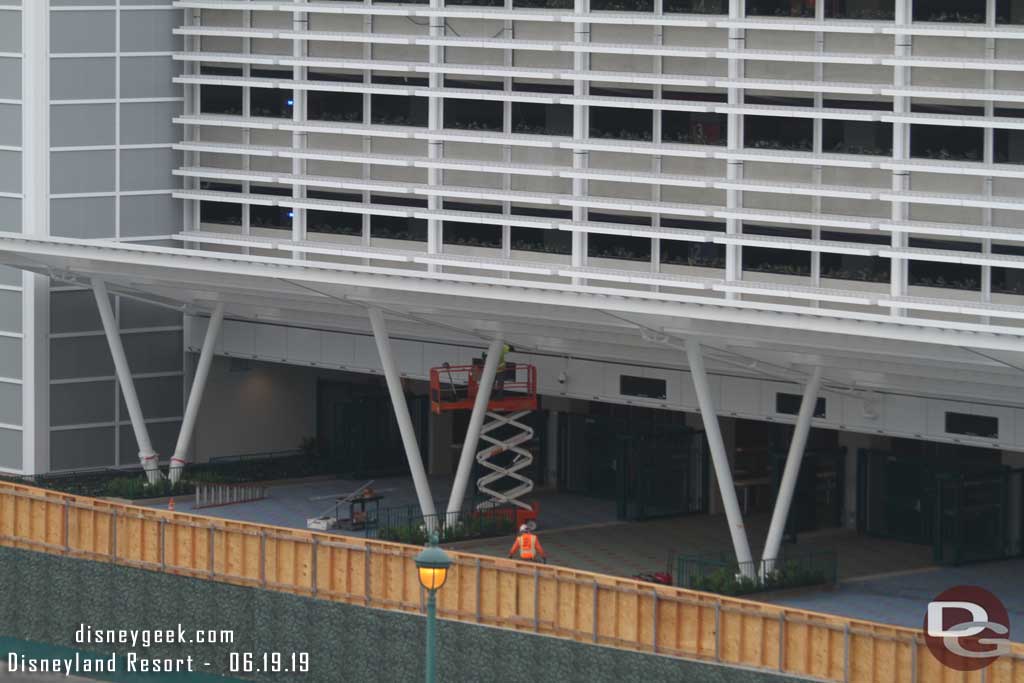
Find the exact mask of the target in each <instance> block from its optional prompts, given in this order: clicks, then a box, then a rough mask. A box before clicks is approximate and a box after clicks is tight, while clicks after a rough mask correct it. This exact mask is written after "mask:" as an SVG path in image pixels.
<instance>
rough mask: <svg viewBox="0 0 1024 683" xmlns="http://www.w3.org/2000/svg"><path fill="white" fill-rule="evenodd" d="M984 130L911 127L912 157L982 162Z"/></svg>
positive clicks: (919, 125)
mask: <svg viewBox="0 0 1024 683" xmlns="http://www.w3.org/2000/svg"><path fill="white" fill-rule="evenodd" d="M983 138H984V130H982V129H981V128H966V127H963V126H932V125H925V124H921V123H914V124H911V126H910V156H911V157H914V158H918V159H956V160H961V161H980V160H981V159H982V158H983V157H982V140H983Z"/></svg>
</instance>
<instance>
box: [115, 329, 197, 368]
mask: <svg viewBox="0 0 1024 683" xmlns="http://www.w3.org/2000/svg"><path fill="white" fill-rule="evenodd" d="M122 339H123V340H124V353H125V355H126V356H128V367H130V368H131V369H132V372H133V373H135V374H142V373H147V372H176V371H180V370H181V362H182V357H181V348H182V345H181V333H180V332H140V333H139V334H126V335H124V336H123V337H122Z"/></svg>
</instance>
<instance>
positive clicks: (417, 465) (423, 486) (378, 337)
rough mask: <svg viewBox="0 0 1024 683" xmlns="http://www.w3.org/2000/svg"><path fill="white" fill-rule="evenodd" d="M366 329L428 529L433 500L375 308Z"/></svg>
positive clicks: (381, 317) (385, 330) (384, 328)
mask: <svg viewBox="0 0 1024 683" xmlns="http://www.w3.org/2000/svg"><path fill="white" fill-rule="evenodd" d="M370 325H371V326H372V327H373V339H374V341H375V342H377V353H379V354H380V363H381V365H382V366H383V368H384V379H385V380H386V381H387V385H388V393H389V394H390V395H391V405H392V407H393V408H394V410H395V418H396V419H397V420H398V431H399V432H400V433H401V435H402V445H403V446H405V457H406V459H407V460H408V461H409V472H410V473H411V474H412V481H413V485H414V486H415V487H416V498H417V500H419V503H420V512H421V513H422V514H423V517H424V519H425V520H426V523H427V526H428V527H432V526H433V523H434V520H435V517H434V516H435V515H436V514H437V511H436V510H435V509H434V498H433V496H431V495H430V482H429V481H428V480H427V472H426V469H424V467H423V457H422V456H421V455H420V445H419V443H418V442H417V441H416V431H415V430H414V429H413V426H412V418H410V417H409V404H408V403H406V401H405V390H404V389H402V378H401V376H400V375H399V374H398V366H396V365H395V357H394V356H393V355H392V353H391V338H390V337H389V336H388V328H387V324H386V323H385V322H384V314H383V313H381V311H380V309H379V308H371V309H370Z"/></svg>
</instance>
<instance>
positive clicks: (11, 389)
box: [0, 382, 21, 425]
mask: <svg viewBox="0 0 1024 683" xmlns="http://www.w3.org/2000/svg"><path fill="white" fill-rule="evenodd" d="M0 422H3V423H4V424H9V425H20V424H21V385H20V384H11V383H9V382H0Z"/></svg>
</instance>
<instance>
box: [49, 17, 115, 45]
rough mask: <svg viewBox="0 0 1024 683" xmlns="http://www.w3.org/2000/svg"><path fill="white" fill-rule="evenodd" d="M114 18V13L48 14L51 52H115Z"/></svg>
mask: <svg viewBox="0 0 1024 683" xmlns="http://www.w3.org/2000/svg"><path fill="white" fill-rule="evenodd" d="M114 16H115V13H114V12H86V11H82V12H51V13H50V51H51V52H53V53H57V54H59V53H61V52H114V49H115V47H116V42H117V41H116V40H115V39H114V38H115V28H114V26H115V24H114ZM122 49H126V48H124V47H122Z"/></svg>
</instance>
